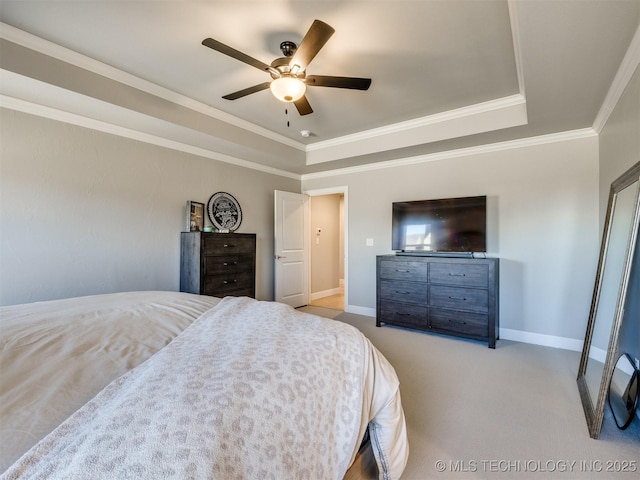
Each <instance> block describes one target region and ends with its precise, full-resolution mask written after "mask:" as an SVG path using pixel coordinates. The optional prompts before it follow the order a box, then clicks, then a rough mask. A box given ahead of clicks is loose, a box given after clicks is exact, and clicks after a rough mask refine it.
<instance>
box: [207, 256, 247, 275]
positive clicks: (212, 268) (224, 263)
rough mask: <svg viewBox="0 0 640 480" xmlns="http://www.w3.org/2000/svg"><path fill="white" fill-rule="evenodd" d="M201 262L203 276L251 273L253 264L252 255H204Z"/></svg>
mask: <svg viewBox="0 0 640 480" xmlns="http://www.w3.org/2000/svg"><path fill="white" fill-rule="evenodd" d="M203 261H204V274H205V275H219V274H222V275H225V274H229V275H233V274H235V273H237V272H251V271H253V268H254V264H255V261H254V257H253V255H206V256H205V257H204V258H203Z"/></svg>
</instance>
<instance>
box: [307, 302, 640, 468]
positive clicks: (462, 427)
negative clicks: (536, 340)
mask: <svg viewBox="0 0 640 480" xmlns="http://www.w3.org/2000/svg"><path fill="white" fill-rule="evenodd" d="M301 310H303V311H307V312H310V313H314V314H317V315H323V316H325V317H329V318H335V319H336V320H340V321H344V322H346V323H350V324H351V325H354V326H355V327H357V328H358V329H360V330H361V331H362V332H363V333H364V334H365V335H366V336H367V337H368V338H369V339H370V340H371V341H372V342H373V344H374V345H375V346H376V347H377V348H378V349H379V350H380V351H381V352H382V353H383V354H384V355H385V356H386V357H387V359H388V360H389V361H390V362H391V363H392V365H394V367H395V369H396V372H397V374H398V377H399V378H400V384H401V387H400V388H401V390H400V391H401V395H402V403H403V407H404V411H405V416H406V419H407V429H408V432H409V444H410V449H411V453H410V457H409V463H408V465H407V468H406V470H405V474H404V475H403V477H402V478H403V480H413V479H416V480H419V479H431V478H445V479H454V478H482V479H484V478H487V479H493V478H496V479H529V478H536V479H537V478H539V479H556V478H561V479H574V478H599V479H609V478H625V479H632V478H633V479H635V478H640V426H639V423H640V421H638V420H637V419H636V420H635V421H634V423H633V424H632V425H631V427H629V429H627V430H626V431H620V430H618V429H617V428H616V427H615V425H614V424H613V421H612V419H611V417H610V416H609V415H608V408H607V412H606V413H607V416H606V417H605V424H604V426H603V429H602V434H601V437H600V439H599V440H592V439H591V438H590V437H589V433H588V431H587V425H586V421H585V418H584V413H583V411H582V404H581V402H580V396H579V393H578V388H577V385H576V376H577V371H578V364H579V361H580V354H579V352H570V351H567V350H560V349H555V348H548V347H540V346H536V345H529V344H524V343H518V342H512V341H506V340H499V341H498V345H497V348H496V349H495V350H491V349H489V348H487V346H486V344H483V343H481V342H475V341H467V340H463V339H458V338H454V337H447V336H442V335H435V334H428V333H422V332H417V331H412V330H407V329H402V328H395V327H382V328H377V327H376V326H375V320H374V319H373V318H370V317H364V316H360V315H354V314H349V313H344V312H340V311H337V310H331V309H326V308H319V307H304V308H302V309H301ZM622 470H625V471H622Z"/></svg>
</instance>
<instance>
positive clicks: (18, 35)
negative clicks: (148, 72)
mask: <svg viewBox="0 0 640 480" xmlns="http://www.w3.org/2000/svg"><path fill="white" fill-rule="evenodd" d="M0 38H3V39H5V40H7V41H9V42H12V43H15V44H17V45H20V46H22V47H25V48H28V49H30V50H34V51H36V52H38V53H42V54H44V55H47V56H49V57H52V58H55V59H57V60H60V61H63V62H66V63H68V64H70V65H74V66H76V67H78V68H82V69H84V70H87V71H90V72H92V73H95V74H97V75H101V76H103V77H106V78H109V79H110V80H113V81H115V82H119V83H122V84H124V85H128V86H130V87H133V88H136V89H138V90H141V91H143V92H146V93H149V94H150V95H154V96H156V97H160V98H162V99H164V100H167V101H169V102H171V103H175V104H177V105H180V106H182V107H185V108H189V109H191V110H194V111H196V112H199V113H202V114H204V115H207V116H210V117H212V118H215V119H216V120H221V121H223V122H227V123H229V124H231V125H234V126H236V127H239V128H242V129H244V130H247V131H250V132H252V133H255V134H257V135H261V136H263V137H265V138H268V139H270V140H274V141H276V142H279V143H282V144H284V145H287V146H289V147H292V148H296V149H298V150H301V151H304V150H305V145H304V144H303V143H300V142H296V141H294V140H291V139H290V138H288V137H285V136H283V135H279V134H277V133H274V132H272V131H270V130H267V129H266V128H263V127H260V126H258V125H256V124H254V123H251V122H248V121H246V120H242V119H241V118H238V117H236V116H234V115H231V114H229V113H226V112H223V111H222V110H218V109H217V108H214V107H211V106H210V105H206V104H204V103H202V102H199V101H197V100H194V99H192V98H189V97H187V96H185V95H181V94H179V93H177V92H174V91H172V90H169V89H167V88H164V87H161V86H160V85H157V84H155V83H153V82H150V81H148V80H144V79H142V78H140V77H137V76H135V75H132V74H130V73H127V72H124V71H122V70H119V69H117V68H115V67H112V66H110V65H107V64H105V63H102V62H100V61H98V60H95V59H93V58H90V57H87V56H86V55H83V54H81V53H78V52H75V51H73V50H70V49H68V48H65V47H63V46H61V45H58V44H56V43H53V42H50V41H48V40H45V39H43V38H40V37H37V36H35V35H32V34H30V33H27V32H25V31H23V30H20V29H18V28H15V27H13V26H11V25H8V24H6V23H2V22H0Z"/></svg>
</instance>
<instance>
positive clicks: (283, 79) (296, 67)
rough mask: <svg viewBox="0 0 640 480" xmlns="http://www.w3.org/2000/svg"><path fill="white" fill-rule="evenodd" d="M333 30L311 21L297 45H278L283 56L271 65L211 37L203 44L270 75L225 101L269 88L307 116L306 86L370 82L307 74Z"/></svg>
mask: <svg viewBox="0 0 640 480" xmlns="http://www.w3.org/2000/svg"><path fill="white" fill-rule="evenodd" d="M334 32H335V30H334V29H333V27H331V26H330V25H327V24H326V23H324V22H322V21H320V20H314V21H313V24H312V25H311V27H310V28H309V30H308V31H307V33H306V35H305V36H304V38H303V39H302V41H301V42H300V45H297V46H296V44H295V43H293V42H290V41H285V42H282V43H281V44H280V50H281V51H282V54H283V55H284V56H283V57H280V58H276V59H275V60H274V61H273V62H271V65H267V64H266V63H264V62H261V61H260V60H256V59H255V58H253V57H250V56H249V55H247V54H245V53H242V52H240V51H239V50H236V49H234V48H232V47H229V46H228V45H225V44H224V43H221V42H219V41H217V40H214V39H212V38H205V39H204V40H203V41H202V44H203V45H204V46H206V47H209V48H211V49H213V50H216V51H217V52H220V53H223V54H225V55H228V56H229V57H231V58H235V59H236V60H239V61H241V62H243V63H246V64H247V65H251V66H252V67H255V68H257V69H259V70H262V71H265V72H267V73H269V75H271V78H272V79H273V80H271V82H264V83H261V84H258V85H254V86H252V87H248V88H244V89H242V90H239V91H237V92H233V93H230V94H227V95H224V96H223V97H222V98H224V99H226V100H237V99H238V98H242V97H245V96H247V95H250V94H252V93H256V92H260V91H262V90H266V89H267V88H269V89H270V90H271V93H273V95H274V96H275V97H276V98H277V99H278V100H280V101H281V102H293V104H294V105H295V107H296V109H297V110H298V113H299V114H300V115H309V114H310V113H313V109H312V108H311V105H310V104H309V101H308V100H307V98H306V97H305V93H306V90H307V86H314V87H333V88H346V89H350V90H367V89H368V88H369V85H371V79H370V78H354V77H332V76H327V75H309V76H307V74H306V69H307V67H308V66H309V63H311V60H313V59H314V58H315V56H316V55H317V54H318V52H319V51H320V49H321V48H322V47H323V46H324V44H325V43H327V41H328V40H329V38H330V37H331V36H332V35H333V34H334Z"/></svg>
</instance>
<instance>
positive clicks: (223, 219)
mask: <svg viewBox="0 0 640 480" xmlns="http://www.w3.org/2000/svg"><path fill="white" fill-rule="evenodd" d="M207 213H208V214H209V220H211V223H212V224H213V225H214V226H215V227H216V228H217V229H218V230H228V231H230V232H231V231H233V230H235V229H237V228H238V227H239V226H240V224H241V223H242V209H241V208H240V204H239V203H238V201H237V200H236V199H235V198H234V197H233V195H231V194H229V193H227V192H218V193H214V194H213V195H211V198H210V199H209V202H208V203H207Z"/></svg>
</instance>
